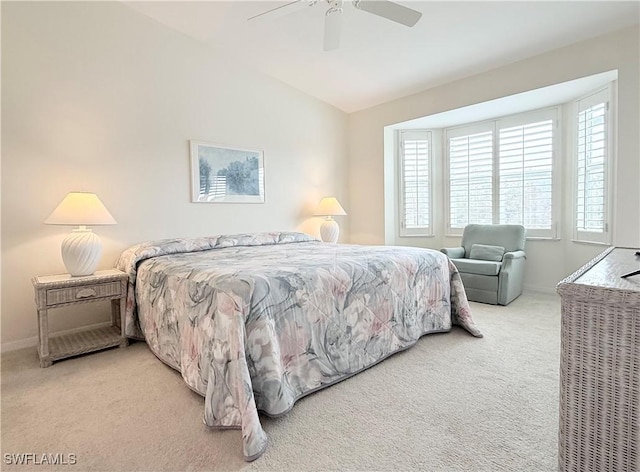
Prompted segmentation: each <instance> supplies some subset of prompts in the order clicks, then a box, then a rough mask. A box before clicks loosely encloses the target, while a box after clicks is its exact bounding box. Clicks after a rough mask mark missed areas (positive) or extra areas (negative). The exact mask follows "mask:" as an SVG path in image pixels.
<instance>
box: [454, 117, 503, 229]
mask: <svg viewBox="0 0 640 472" xmlns="http://www.w3.org/2000/svg"><path fill="white" fill-rule="evenodd" d="M462 131H463V132H465V131H466V130H465V129H463V130H462ZM448 143H449V214H450V222H451V228H457V229H462V228H464V227H465V226H466V225H467V224H468V223H480V224H490V223H491V222H492V221H493V131H492V130H489V131H481V132H475V133H473V134H466V133H465V134H462V135H461V136H458V135H457V134H456V133H451V134H450V136H449V140H448Z"/></svg>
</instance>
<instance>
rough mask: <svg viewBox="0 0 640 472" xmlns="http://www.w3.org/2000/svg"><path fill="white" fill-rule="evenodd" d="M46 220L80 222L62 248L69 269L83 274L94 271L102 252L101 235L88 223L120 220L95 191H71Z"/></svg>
mask: <svg viewBox="0 0 640 472" xmlns="http://www.w3.org/2000/svg"><path fill="white" fill-rule="evenodd" d="M44 224H46V225H67V226H78V228H76V229H74V230H72V232H71V233H70V234H68V235H67V236H66V237H65V238H64V240H63V241H62V247H61V252H62V261H63V262H64V266H65V267H66V268H67V272H69V274H70V275H72V276H74V277H81V276H84V275H91V274H93V273H94V272H95V270H96V267H97V266H98V262H100V257H101V256H102V242H101V241H100V237H99V236H98V235H97V234H95V233H94V232H93V231H91V230H90V229H88V228H87V226H88V225H89V226H93V225H115V224H117V223H116V220H114V219H113V216H111V213H109V210H107V209H106V208H105V206H104V205H103V204H102V202H101V201H100V199H99V198H98V196H97V195H96V194H95V193H88V192H70V193H69V194H68V195H67V196H66V197H64V200H62V202H60V204H59V205H58V206H57V207H56V209H55V210H53V213H51V215H49V218H47V219H46V220H45V222H44Z"/></svg>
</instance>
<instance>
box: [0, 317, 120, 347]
mask: <svg viewBox="0 0 640 472" xmlns="http://www.w3.org/2000/svg"><path fill="white" fill-rule="evenodd" d="M105 326H111V321H104V322H102V323H96V324H93V325H88V326H81V327H80V328H73V329H68V330H66V331H58V332H57V333H51V334H50V335H49V336H50V337H52V338H54V337H56V336H63V335H65V334H73V333H78V332H80V331H84V330H85V329H91V328H104V327H105ZM37 345H38V336H34V337H32V338H27V339H21V340H19V341H11V342H9V343H4V344H2V345H1V346H0V353H5V352H11V351H17V350H18V349H24V348H27V347H36V346H37Z"/></svg>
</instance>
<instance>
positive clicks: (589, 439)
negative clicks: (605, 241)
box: [557, 248, 640, 472]
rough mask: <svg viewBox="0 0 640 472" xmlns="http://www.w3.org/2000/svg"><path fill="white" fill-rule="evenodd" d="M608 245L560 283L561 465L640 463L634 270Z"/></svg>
mask: <svg viewBox="0 0 640 472" xmlns="http://www.w3.org/2000/svg"><path fill="white" fill-rule="evenodd" d="M634 253H635V249H626V248H609V249H607V250H605V251H604V252H603V253H601V254H600V255H599V256H597V257H596V258H595V259H593V260H592V261H590V262H589V263H588V264H586V265H585V266H584V267H582V268H581V269H579V270H578V271H577V272H575V273H574V274H572V275H571V276H569V277H567V278H566V279H565V280H563V281H562V282H560V283H559V284H558V287H557V290H558V293H559V294H560V296H561V299H562V328H561V329H562V347H561V360H560V363H561V367H560V432H559V462H560V471H566V472H569V471H571V472H589V471H594V472H596V471H597V472H604V471H611V472H614V471H615V472H639V471H640V453H639V449H640V442H639V440H640V434H639V427H638V421H639V420H640V405H639V402H640V380H639V379H638V377H639V376H640V275H636V276H633V277H630V278H627V279H622V278H620V276H621V275H623V274H626V273H629V272H632V271H635V270H638V269H639V268H640V257H638V256H635V255H634Z"/></svg>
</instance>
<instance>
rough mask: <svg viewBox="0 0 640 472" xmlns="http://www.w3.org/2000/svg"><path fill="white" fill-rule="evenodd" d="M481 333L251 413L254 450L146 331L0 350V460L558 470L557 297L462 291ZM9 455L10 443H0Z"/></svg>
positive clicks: (438, 342)
mask: <svg viewBox="0 0 640 472" xmlns="http://www.w3.org/2000/svg"><path fill="white" fill-rule="evenodd" d="M472 310H473V313H474V318H475V320H476V323H477V324H478V326H479V327H480V329H481V330H482V331H483V332H484V335H485V337H484V338H483V339H476V338H473V337H472V336H470V335H469V334H467V333H466V332H465V331H463V330H461V329H459V328H454V330H453V331H452V332H451V333H446V334H436V335H429V336H426V337H423V338H422V339H421V340H420V341H419V342H418V344H417V345H416V346H414V347H413V348H411V349H410V350H408V351H405V352H403V353H400V354H397V355H395V356H392V357H391V358H389V359H387V360H386V361H384V362H382V363H381V364H379V365H377V366H375V367H373V368H371V369H369V370H367V371H365V372H363V373H361V374H359V375H357V376H355V377H352V378H351V379H348V380H346V381H344V382H341V383H339V384H337V385H335V386H333V387H330V388H328V389H325V390H323V391H320V392H317V393H315V394H313V395H310V396H308V397H306V398H304V399H302V400H300V401H299V402H298V403H296V405H295V406H294V408H293V410H292V411H291V412H290V413H289V414H287V415H286V416H284V417H282V418H279V419H269V418H263V419H262V424H263V426H264V429H265V431H266V433H267V435H268V437H269V441H270V442H269V447H268V449H267V452H266V453H265V455H264V456H262V457H261V458H259V459H258V460H256V461H255V462H252V463H246V462H244V461H243V460H242V451H241V439H240V432H239V431H214V430H211V429H209V428H207V427H206V426H205V425H204V424H203V422H202V416H203V411H204V410H203V408H204V407H203V399H202V397H200V396H198V395H197V394H195V393H193V392H192V391H191V390H189V389H188V388H187V387H186V385H185V384H184V383H183V382H182V378H181V377H180V375H179V374H178V373H177V372H175V371H173V370H172V369H170V368H169V367H166V366H165V365H164V364H162V363H161V362H160V361H159V360H157V359H156V358H155V357H154V356H153V354H151V352H150V351H149V350H148V348H147V347H146V345H145V344H144V343H135V344H133V345H131V346H129V347H128V348H126V349H110V350H107V351H102V352H99V353H94V354H89V355H85V356H82V357H79V358H75V359H69V360H65V361H60V362H57V363H54V365H53V366H52V367H49V368H47V369H41V368H40V367H39V366H38V360H37V355H36V353H35V349H26V350H21V351H16V352H11V353H7V354H4V355H2V371H1V376H2V404H1V415H2V416H1V422H2V425H1V433H2V438H1V451H2V461H1V465H2V470H7V471H11V470H16V471H18V470H27V469H29V470H38V471H44V470H52V469H55V470H69V471H85V470H86V471H89V470H105V471H130V470H131V471H132V470H137V471H143V470H144V471H147V470H148V471H159V470H166V471H183V470H184V471H201V470H252V471H254V470H255V471H262V470H269V471H302V470H394V471H395V470H420V471H465V472H473V471H487V472H489V471H491V472H493V471H518V472H522V471H536V472H542V471H553V470H556V469H557V465H556V464H557V453H556V447H557V446H556V444H557V422H558V420H557V416H558V369H559V350H560V349H559V347H560V346H559V344H560V341H559V329H560V308H559V299H558V297H556V296H554V295H540V294H535V295H534V294H528V295H523V296H522V297H520V298H519V299H517V300H516V301H515V302H513V303H512V304H511V305H510V306H508V307H495V306H490V305H482V304H477V303H473V304H472ZM19 453H34V454H35V455H36V456H38V457H39V456H41V455H42V454H60V456H59V457H62V458H68V457H69V454H71V453H73V454H75V458H76V464H75V465H62V466H58V467H51V466H44V465H31V466H29V467H24V466H17V465H13V464H7V454H9V455H10V454H19ZM10 457H15V456H10Z"/></svg>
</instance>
